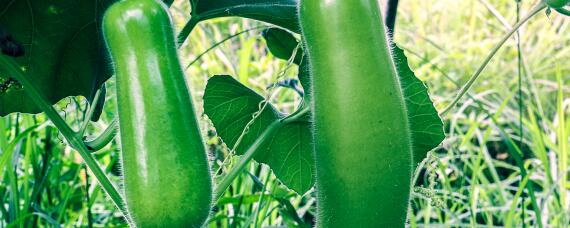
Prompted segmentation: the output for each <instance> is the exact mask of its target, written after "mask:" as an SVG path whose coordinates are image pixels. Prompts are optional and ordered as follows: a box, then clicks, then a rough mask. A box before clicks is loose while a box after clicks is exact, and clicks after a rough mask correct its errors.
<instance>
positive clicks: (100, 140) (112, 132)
mask: <svg viewBox="0 0 570 228" xmlns="http://www.w3.org/2000/svg"><path fill="white" fill-rule="evenodd" d="M118 131H119V120H118V119H117V118H114V119H113V120H112V121H111V123H110V124H109V126H108V127H107V129H105V131H103V133H101V135H99V136H98V137H97V138H95V139H93V140H91V141H86V142H84V143H85V145H86V146H87V148H89V149H90V150H91V151H99V150H101V149H103V147H105V146H107V144H109V143H110V142H111V141H112V140H113V139H114V138H115V136H116V135H117V133H118Z"/></svg>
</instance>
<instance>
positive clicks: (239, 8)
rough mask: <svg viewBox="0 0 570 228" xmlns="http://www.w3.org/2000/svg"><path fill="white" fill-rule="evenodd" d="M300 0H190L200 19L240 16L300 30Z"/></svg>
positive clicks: (193, 14)
mask: <svg viewBox="0 0 570 228" xmlns="http://www.w3.org/2000/svg"><path fill="white" fill-rule="evenodd" d="M297 3H298V0H239V1H236V0H190V4H191V5H192V6H194V8H193V9H192V16H193V17H197V18H198V20H200V21H202V20H207V19H212V18H218V17H227V16H238V17H244V18H250V19H254V20H259V21H263V22H267V23H270V24H274V25H277V26H281V27H283V28H286V29H289V30H291V31H294V32H299V31H300V29H299V24H298V19H297Z"/></svg>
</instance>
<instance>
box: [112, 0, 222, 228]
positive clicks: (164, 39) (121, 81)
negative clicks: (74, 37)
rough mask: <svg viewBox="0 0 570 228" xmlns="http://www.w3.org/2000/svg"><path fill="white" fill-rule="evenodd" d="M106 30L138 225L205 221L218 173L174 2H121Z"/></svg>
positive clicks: (131, 208)
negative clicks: (183, 59) (180, 49)
mask: <svg viewBox="0 0 570 228" xmlns="http://www.w3.org/2000/svg"><path fill="white" fill-rule="evenodd" d="M103 33H104V37H105V41H106V44H107V47H108V49H109V52H110V56H111V59H112V61H113V68H114V70H115V74H116V77H117V78H116V79H117V84H116V89H117V106H118V114H119V122H120V136H121V147H122V166H123V171H124V190H125V195H126V201H127V208H128V212H129V215H130V216H131V217H132V219H133V220H134V222H135V224H136V226H138V227H200V226H201V225H202V224H203V223H204V222H205V221H206V219H207V217H208V215H209V212H210V207H211V203H212V183H211V182H212V180H211V176H210V169H209V164H208V160H207V156H206V152H205V146H204V143H203V139H202V136H201V134H200V130H199V125H198V121H197V119H196V114H195V112H194V107H193V104H192V99H191V95H190V92H189V89H188V86H187V84H186V81H185V76H184V73H183V70H182V67H181V65H180V62H179V59H178V55H177V50H176V46H175V42H174V32H173V28H172V20H171V17H170V15H169V13H168V9H167V8H166V6H165V5H164V4H163V3H162V2H160V1H157V0H126V1H120V2H117V3H115V4H113V5H112V6H111V7H110V8H109V9H108V11H107V12H106V13H105V16H104V18H103Z"/></svg>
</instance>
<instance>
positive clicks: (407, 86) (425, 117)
mask: <svg viewBox="0 0 570 228" xmlns="http://www.w3.org/2000/svg"><path fill="white" fill-rule="evenodd" d="M392 55H393V56H394V63H395V64H396V69H397V70H398V75H399V77H400V84H401V86H402V90H403V93H404V98H405V100H406V107H407V110H408V118H409V123H410V129H411V134H412V146H413V151H414V155H413V158H414V166H415V165H417V164H418V163H420V162H421V161H422V160H423V159H424V158H426V155H427V152H429V151H430V150H432V149H434V148H435V147H437V146H438V145H439V144H440V143H441V142H442V141H443V139H444V138H445V133H444V132H443V122H442V121H441V118H440V117H439V115H438V113H437V110H436V109H435V107H434V106H433V102H432V101H431V99H430V97H429V94H428V90H427V87H426V86H425V84H424V83H423V82H422V81H420V80H419V79H418V78H417V77H416V76H415V74H414V72H413V71H412V69H410V66H409V65H408V59H407V58H406V55H405V54H404V51H403V50H402V49H400V48H399V47H398V46H396V45H393V49H392Z"/></svg>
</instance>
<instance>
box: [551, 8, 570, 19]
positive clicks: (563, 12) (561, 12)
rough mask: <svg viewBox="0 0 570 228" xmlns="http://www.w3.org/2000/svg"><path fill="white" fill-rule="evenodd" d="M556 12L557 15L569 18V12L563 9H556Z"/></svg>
mask: <svg viewBox="0 0 570 228" xmlns="http://www.w3.org/2000/svg"><path fill="white" fill-rule="evenodd" d="M554 10H556V11H557V12H558V13H560V14H562V15H566V16H569V17H570V10H568V9H565V8H558V9H554Z"/></svg>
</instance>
